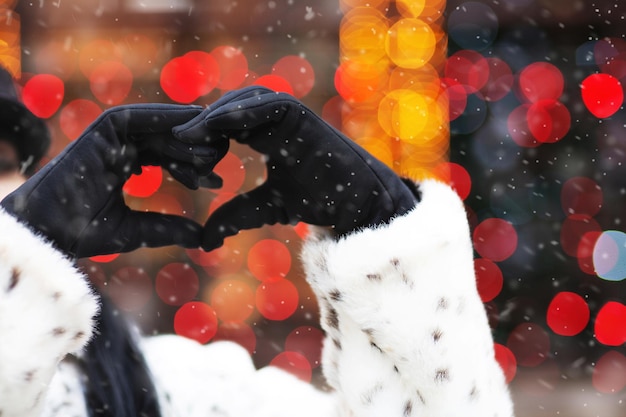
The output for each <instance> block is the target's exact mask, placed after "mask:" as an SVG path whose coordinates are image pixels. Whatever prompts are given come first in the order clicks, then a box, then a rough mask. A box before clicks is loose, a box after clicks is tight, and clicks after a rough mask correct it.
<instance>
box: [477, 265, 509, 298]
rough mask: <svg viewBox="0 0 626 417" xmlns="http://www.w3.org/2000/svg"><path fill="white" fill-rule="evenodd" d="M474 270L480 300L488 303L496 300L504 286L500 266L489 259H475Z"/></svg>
mask: <svg viewBox="0 0 626 417" xmlns="http://www.w3.org/2000/svg"><path fill="white" fill-rule="evenodd" d="M474 270H475V271H476V286H477V288H478V293H479V294H480V299H481V300H482V301H483V302H484V303H486V302H488V301H491V300H493V299H494V298H496V297H497V295H498V294H500V291H502V287H503V285H504V278H503V275H502V271H501V270H500V268H499V267H498V265H496V264H495V263H494V262H492V261H490V260H489V259H483V258H479V259H474Z"/></svg>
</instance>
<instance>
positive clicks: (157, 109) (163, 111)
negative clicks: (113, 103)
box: [100, 103, 202, 135]
mask: <svg viewBox="0 0 626 417" xmlns="http://www.w3.org/2000/svg"><path fill="white" fill-rule="evenodd" d="M201 113H202V107H201V106H194V105H179V104H165V103H142V104H128V105H122V106H117V107H112V108H110V109H109V110H107V111H105V112H104V113H103V114H102V116H100V117H101V118H102V117H104V118H106V117H111V118H112V119H113V120H114V124H115V125H116V126H125V130H126V131H125V132H124V133H125V134H127V135H132V134H141V133H155V132H169V133H171V129H172V127H174V126H176V125H179V124H181V123H186V122H187V121H189V120H191V119H193V118H194V117H196V116H198V115H199V114H201Z"/></svg>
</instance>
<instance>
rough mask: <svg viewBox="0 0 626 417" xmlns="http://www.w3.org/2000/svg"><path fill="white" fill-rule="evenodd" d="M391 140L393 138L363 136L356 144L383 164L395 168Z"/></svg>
mask: <svg viewBox="0 0 626 417" xmlns="http://www.w3.org/2000/svg"><path fill="white" fill-rule="evenodd" d="M391 140H392V139H391V138H389V137H385V136H383V137H381V136H362V137H361V138H359V140H358V141H356V143H358V144H359V145H361V146H362V147H363V148H364V149H365V150H366V151H368V152H369V153H370V154H372V155H373V156H374V157H375V158H376V159H378V160H379V161H381V162H382V163H384V164H386V165H387V166H393V164H394V155H393V150H392V148H391V143H392V142H391Z"/></svg>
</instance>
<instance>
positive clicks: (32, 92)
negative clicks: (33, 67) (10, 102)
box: [22, 74, 65, 119]
mask: <svg viewBox="0 0 626 417" xmlns="http://www.w3.org/2000/svg"><path fill="white" fill-rule="evenodd" d="M64 95H65V84H64V83H63V80H61V79H60V78H59V77H56V76H54V75H50V74H38V75H35V76H33V77H32V78H30V79H29V80H28V81H27V82H26V84H25V85H24V88H23V89H22V101H23V103H24V105H25V106H26V107H28V110H30V111H31V112H32V113H33V114H34V115H35V116H37V117H40V118H43V119H47V118H48V117H51V116H52V115H53V114H54V113H56V112H57V110H59V107H61V103H62V102H63V97H64Z"/></svg>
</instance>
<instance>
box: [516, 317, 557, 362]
mask: <svg viewBox="0 0 626 417" xmlns="http://www.w3.org/2000/svg"><path fill="white" fill-rule="evenodd" d="M506 344H507V347H508V348H509V349H511V352H513V354H514V355H515V358H516V359H517V363H518V364H520V365H522V366H529V367H534V366H537V365H539V364H541V363H542V362H543V361H545V360H546V358H547V357H548V354H549V352H550V336H549V335H548V332H546V331H545V330H544V329H543V327H541V326H540V325H538V324H536V323H522V324H520V325H518V326H517V327H515V329H513V331H511V333H510V334H509V337H508V339H507V343H506Z"/></svg>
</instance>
